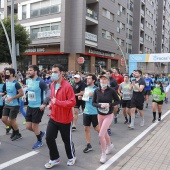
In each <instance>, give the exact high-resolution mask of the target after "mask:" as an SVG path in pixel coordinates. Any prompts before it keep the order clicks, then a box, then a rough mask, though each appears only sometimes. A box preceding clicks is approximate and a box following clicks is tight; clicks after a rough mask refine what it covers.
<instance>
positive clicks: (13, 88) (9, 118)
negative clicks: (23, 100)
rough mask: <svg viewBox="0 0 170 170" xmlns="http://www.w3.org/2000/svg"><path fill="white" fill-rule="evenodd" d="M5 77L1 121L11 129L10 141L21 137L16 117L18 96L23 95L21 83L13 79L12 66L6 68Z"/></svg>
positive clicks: (13, 71) (18, 104)
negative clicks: (4, 94)
mask: <svg viewBox="0 0 170 170" xmlns="http://www.w3.org/2000/svg"><path fill="white" fill-rule="evenodd" d="M5 79H6V83H5V85H4V91H5V92H6V96H4V97H3V100H5V106H4V108H3V113H2V122H3V123H4V124H5V125H6V126H10V127H11V128H12V129H13V132H12V135H11V137H10V138H11V140H12V141H15V140H19V139H21V138H22V135H21V134H20V133H19V128H18V124H17V122H16V118H17V115H18V113H19V108H20V103H19V98H20V97H21V96H23V95H24V92H23V90H22V87H21V85H20V84H19V83H18V82H17V80H16V79H15V70H14V69H13V68H6V70H5Z"/></svg>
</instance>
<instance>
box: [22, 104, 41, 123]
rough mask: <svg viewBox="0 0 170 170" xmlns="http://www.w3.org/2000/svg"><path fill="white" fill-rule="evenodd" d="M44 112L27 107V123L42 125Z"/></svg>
mask: <svg viewBox="0 0 170 170" xmlns="http://www.w3.org/2000/svg"><path fill="white" fill-rule="evenodd" d="M43 114H44V110H43V111H41V110H40V108H39V107H38V108H32V107H29V106H28V107H27V113H26V117H25V119H26V122H32V123H40V122H41V119H42V117H43Z"/></svg>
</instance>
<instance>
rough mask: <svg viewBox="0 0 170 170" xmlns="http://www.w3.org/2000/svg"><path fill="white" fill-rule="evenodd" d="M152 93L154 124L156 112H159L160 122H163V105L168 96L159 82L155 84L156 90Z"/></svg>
mask: <svg viewBox="0 0 170 170" xmlns="http://www.w3.org/2000/svg"><path fill="white" fill-rule="evenodd" d="M151 93H152V111H153V120H152V122H153V123H154V122H155V121H156V110H158V121H161V115H162V105H163V100H164V98H165V96H166V94H165V92H164V90H163V86H162V83H161V82H160V81H157V82H156V84H155V88H154V89H153V90H152V91H151Z"/></svg>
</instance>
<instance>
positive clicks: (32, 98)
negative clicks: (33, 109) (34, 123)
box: [28, 91, 36, 102]
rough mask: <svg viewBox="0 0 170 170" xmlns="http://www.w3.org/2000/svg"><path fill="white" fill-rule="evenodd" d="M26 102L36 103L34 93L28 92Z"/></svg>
mask: <svg viewBox="0 0 170 170" xmlns="http://www.w3.org/2000/svg"><path fill="white" fill-rule="evenodd" d="M28 101H32V102H33V101H34V102H35V101H36V95H35V92H32V91H28Z"/></svg>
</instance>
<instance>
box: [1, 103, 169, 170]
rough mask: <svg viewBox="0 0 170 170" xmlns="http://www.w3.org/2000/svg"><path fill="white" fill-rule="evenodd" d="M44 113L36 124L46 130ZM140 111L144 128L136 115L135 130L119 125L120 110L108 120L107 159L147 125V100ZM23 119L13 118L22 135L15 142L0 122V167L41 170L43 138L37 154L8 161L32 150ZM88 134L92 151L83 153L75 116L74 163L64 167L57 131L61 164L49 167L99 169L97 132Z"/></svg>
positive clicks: (166, 106) (32, 140)
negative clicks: (110, 145) (110, 147)
mask: <svg viewBox="0 0 170 170" xmlns="http://www.w3.org/2000/svg"><path fill="white" fill-rule="evenodd" d="M169 109H170V107H169V103H168V104H164V105H163V113H165V112H167V111H168V110H169ZM48 112H49V111H48V110H46V111H45V113H44V116H43V119H42V122H41V124H40V128H41V130H46V127H47V122H48V119H49V117H48V116H47V113H48ZM144 113H145V126H144V127H140V117H138V118H136V120H135V129H134V130H129V129H128V125H124V124H123V122H124V118H123V114H122V113H121V114H120V115H119V117H118V123H117V124H113V123H112V126H111V129H112V136H111V140H112V142H113V143H114V145H115V150H114V152H113V153H112V154H110V155H109V156H108V159H109V158H111V157H112V156H113V155H114V154H115V153H117V152H118V151H119V150H121V149H122V148H123V147H124V146H125V145H127V144H128V143H129V142H131V141H132V140H133V139H134V138H135V137H137V136H138V135H139V134H141V133H142V132H143V131H144V130H145V129H146V128H147V127H149V126H150V125H151V124H152V123H151V122H152V108H151V103H150V105H149V108H147V109H144ZM23 120H24V119H23V116H22V115H21V114H19V115H18V118H17V121H18V124H19V128H20V131H21V134H22V136H23V138H22V139H21V140H19V141H13V142H12V141H11V140H10V135H5V126H4V125H3V123H2V122H0V141H1V145H0V169H2V168H1V166H2V165H6V166H7V167H6V168H4V169H6V170H43V169H45V167H44V164H45V163H47V162H48V161H49V154H48V148H47V146H46V142H45V139H43V142H44V146H43V147H41V148H39V149H38V150H37V152H38V153H37V154H35V155H33V156H30V157H28V158H26V159H24V160H21V161H19V160H18V162H17V163H15V164H13V165H10V164H11V163H12V161H11V160H13V159H15V158H18V157H20V156H21V158H23V155H25V154H27V153H29V152H31V151H33V150H32V146H33V144H34V143H35V142H36V137H35V135H34V134H33V133H32V132H30V131H28V130H26V128H25V125H23V124H22V121H23ZM91 136H92V142H91V144H92V147H93V151H91V152H89V153H83V149H84V148H85V145H86V140H85V133H84V128H83V120H82V115H79V119H78V124H77V130H76V131H75V132H73V142H74V144H75V149H76V157H77V161H76V164H75V166H72V167H68V166H67V165H66V163H67V157H66V153H65V149H64V145H63V142H62V140H61V137H60V134H59V136H58V138H57V140H56V142H57V144H58V149H59V152H60V161H61V163H60V164H59V165H57V166H55V167H54V168H53V169H58V170H66V169H69V170H95V169H97V168H99V167H100V166H101V164H100V162H99V159H100V156H101V149H100V144H99V140H98V134H97V132H95V131H94V130H93V128H91ZM129 152H130V150H129ZM120 160H121V158H120V159H118V160H117V162H116V163H118V162H119V161H120ZM4 163H6V164H4ZM116 163H114V164H112V165H111V166H110V167H109V168H108V169H110V170H111V169H114V166H115V165H116Z"/></svg>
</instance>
